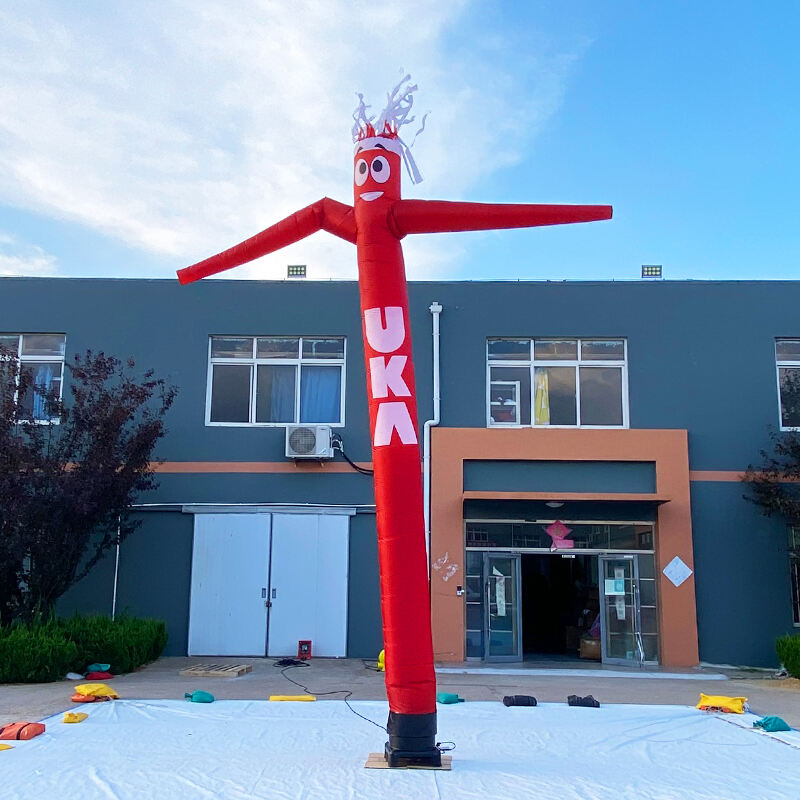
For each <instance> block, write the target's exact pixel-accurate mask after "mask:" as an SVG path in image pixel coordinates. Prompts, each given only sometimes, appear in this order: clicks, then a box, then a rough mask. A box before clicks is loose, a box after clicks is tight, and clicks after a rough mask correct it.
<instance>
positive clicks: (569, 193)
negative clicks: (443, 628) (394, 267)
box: [0, 0, 800, 280]
mask: <svg viewBox="0 0 800 800" xmlns="http://www.w3.org/2000/svg"><path fill="white" fill-rule="evenodd" d="M232 8H235V9H236V12H235V13H232V12H231V9H232ZM798 22H800V6H798V4H797V3H795V2H789V1H787V2H781V1H780V0H777V1H775V2H770V3H756V2H752V3H737V2H727V3H722V2H709V1H708V0H704V2H701V3H696V2H694V3H692V2H678V1H677V0H671V2H669V3H645V2H638V3H637V2H606V3H598V2H579V1H578V2H569V3H564V2H537V1H536V0H529V2H518V3H512V2H486V3H478V2H468V1H467V0H442V1H441V2H438V3H436V4H435V7H433V4H430V3H429V2H423V1H422V0H408V2H398V3H395V4H392V5H390V4H383V5H378V4H375V3H374V2H373V3H368V2H345V1H344V0H326V1H325V2H312V1H311V0H305V1H302V0H298V2H294V3H289V2H261V1H260V0H242V1H241V2H239V3H237V4H233V5H232V4H229V3H226V2H223V1H222V0H193V1H192V2H190V1H189V0H161V2H152V1H151V0H141V2H140V3H137V4H135V7H134V5H132V4H122V3H119V4H110V5H109V4H108V3H104V2H99V1H98V2H92V1H91V0H90V1H89V2H84V3H81V4H64V3H60V2H58V1H57V0H53V2H40V1H39V0H24V2H23V1H22V0H10V2H6V3H4V4H3V8H2V10H0V105H1V106H2V107H3V108H4V113H3V114H2V115H0V274H6V275H8V274H27V275H45V274H47V275H62V276H113V277H116V276H120V277H165V278H170V277H172V276H173V275H174V270H175V269H176V268H179V267H181V266H184V265H186V264H188V263H191V262H193V261H195V260H198V259H200V258H203V257H205V256H207V255H210V254H212V253H214V252H216V251H218V250H221V249H224V248H226V247H228V246H230V245H231V244H234V243H236V242H237V241H239V240H240V239H242V238H245V237H247V236H249V235H252V234H253V233H255V232H257V231H258V230H260V229H262V228H264V227H266V226H267V225H269V224H271V223H272V222H275V221H277V220H278V219H280V218H282V217H283V216H286V215H287V214H289V213H291V212H292V211H293V210H296V209H297V208H300V207H302V206H304V205H306V204H308V203H310V202H313V201H314V200H316V199H318V198H319V197H321V196H323V195H329V196H331V197H334V198H336V199H339V200H342V201H345V202H350V200H351V195H352V183H351V165H352V157H351V140H350V136H349V128H350V124H351V119H350V114H351V113H352V110H353V108H354V106H355V92H356V91H364V92H365V95H366V98H367V100H368V101H369V102H372V104H373V106H374V107H375V110H376V111H379V110H380V107H381V100H382V97H383V93H384V92H386V91H387V90H388V89H390V88H391V86H392V85H393V84H394V83H395V82H396V81H397V80H398V79H399V77H400V76H401V72H400V70H401V69H406V70H408V71H409V72H411V74H412V76H413V78H414V80H415V81H416V82H417V83H418V84H419V87H420V88H419V91H418V93H417V107H418V108H419V109H420V110H421V111H426V110H430V111H431V115H430V118H429V120H428V124H427V127H426V130H425V132H424V133H423V134H422V135H421V136H420V137H419V139H418V140H417V143H416V145H415V147H414V153H415V157H416V159H417V161H418V163H419V165H420V167H421V169H422V171H423V173H424V174H425V176H426V179H425V181H424V182H423V183H422V184H420V185H419V186H413V185H411V183H410V182H409V181H407V182H406V185H405V188H404V192H405V196H407V197H415V196H416V197H426V198H438V199H466V200H478V201H481V200H482V201H493V202H564V203H610V204H612V205H613V206H614V219H613V220H612V221H611V222H605V223H594V224H590V225H578V226H562V227H555V228H540V229H532V230H527V231H503V232H496V233H486V234H445V235H436V236H427V237H415V238H414V240H413V241H411V240H410V239H411V237H409V239H407V240H406V243H404V249H405V251H406V262H407V268H408V273H409V276H410V277H412V278H416V279H424V278H437V279H438V278H452V279H486V278H509V279H513V278H523V279H524V278H531V279H552V280H561V279H610V278H614V279H633V278H636V277H638V274H639V269H640V265H641V264H643V263H648V264H649V263H655V264H663V266H664V275H665V277H667V278H742V279H747V278H795V277H797V276H798V270H797V265H798V262H799V261H800V226H798V224H797V216H798V213H797V207H796V202H797V201H796V194H797V192H796V187H797V186H798V183H799V182H800V166H799V164H800V160H799V159H798V156H797V147H798V145H797V142H798V127H799V126H798V123H799V122H800V112H799V111H798V103H797V95H798V88H797V87H798V83H800V55H798V53H799V52H800V51H799V50H798V48H797V46H796V30H797V27H798ZM287 263H307V264H308V270H309V277H311V278H315V279H326V278H330V277H333V278H355V276H356V267H355V253H354V252H353V249H352V247H351V246H349V245H347V244H345V243H342V242H338V241H336V240H334V239H332V237H328V236H327V235H326V234H322V233H321V234H317V235H316V236H315V237H313V238H311V239H309V240H307V241H306V242H303V243H299V244H296V245H293V246H292V247H291V248H289V249H287V250H286V251H284V252H283V253H279V254H276V255H275V256H271V257H268V258H266V259H262V260H260V261H259V262H255V263H254V264H251V265H249V266H246V267H242V268H240V269H238V270H235V271H232V272H230V273H228V274H226V275H225V276H224V277H242V278H254V277H263V278H280V277H283V276H284V275H285V265H286V264H287Z"/></svg>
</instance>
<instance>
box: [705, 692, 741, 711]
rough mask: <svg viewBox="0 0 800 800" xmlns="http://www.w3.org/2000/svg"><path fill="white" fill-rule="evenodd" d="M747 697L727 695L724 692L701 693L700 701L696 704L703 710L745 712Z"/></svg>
mask: <svg viewBox="0 0 800 800" xmlns="http://www.w3.org/2000/svg"><path fill="white" fill-rule="evenodd" d="M746 702H747V698H746V697H726V696H725V695H724V694H703V693H702V692H701V693H700V702H699V703H698V704H697V705H696V706H695V708H699V709H700V710H701V711H725V712H727V713H729V714H744V704H745V703H746Z"/></svg>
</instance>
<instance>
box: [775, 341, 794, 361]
mask: <svg viewBox="0 0 800 800" xmlns="http://www.w3.org/2000/svg"><path fill="white" fill-rule="evenodd" d="M775 353H776V354H777V357H778V361H800V339H778V340H777V341H776V342H775Z"/></svg>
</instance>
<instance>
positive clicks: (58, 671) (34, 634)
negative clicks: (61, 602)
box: [0, 614, 167, 683]
mask: <svg viewBox="0 0 800 800" xmlns="http://www.w3.org/2000/svg"><path fill="white" fill-rule="evenodd" d="M166 643H167V626H166V625H165V624H164V622H163V621H161V620H154V619H136V618H135V617H120V618H118V619H116V620H114V621H112V620H111V618H110V617H103V616H88V617H81V616H78V615H77V614H76V615H75V616H73V617H66V618H62V619H55V618H49V619H37V620H36V621H34V622H33V623H32V624H31V625H29V626H25V625H19V624H14V625H11V626H7V627H4V628H3V627H0V683H30V682H37V681H55V680H61V679H63V677H64V676H65V675H66V674H67V672H80V673H83V672H85V671H86V667H87V666H88V665H89V664H93V663H94V662H99V663H102V664H110V665H111V668H110V671H111V672H112V674H114V675H119V674H121V673H124V672H133V671H134V670H136V669H138V668H139V667H141V666H142V665H143V664H147V663H148V662H150V661H155V659H157V658H158V657H159V656H160V655H161V653H162V651H163V650H164V647H165V646H166Z"/></svg>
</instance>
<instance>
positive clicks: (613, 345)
mask: <svg viewBox="0 0 800 800" xmlns="http://www.w3.org/2000/svg"><path fill="white" fill-rule="evenodd" d="M581 359H582V360H583V361H624V360H625V343H624V342H623V341H622V339H603V340H600V339H590V340H584V341H581Z"/></svg>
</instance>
